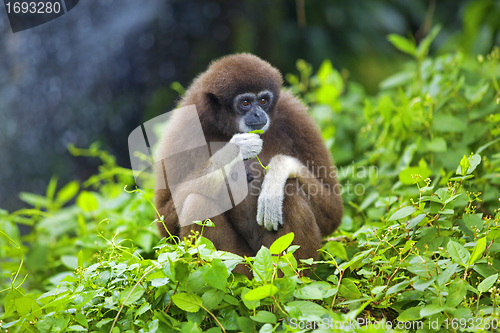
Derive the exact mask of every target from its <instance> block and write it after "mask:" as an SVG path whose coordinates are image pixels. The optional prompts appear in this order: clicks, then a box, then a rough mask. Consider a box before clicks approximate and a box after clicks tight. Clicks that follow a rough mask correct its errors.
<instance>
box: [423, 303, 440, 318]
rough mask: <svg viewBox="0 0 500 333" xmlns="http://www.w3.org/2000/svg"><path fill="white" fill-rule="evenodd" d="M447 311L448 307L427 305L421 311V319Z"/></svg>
mask: <svg viewBox="0 0 500 333" xmlns="http://www.w3.org/2000/svg"><path fill="white" fill-rule="evenodd" d="M445 309H446V306H443V305H439V304H431V305H427V306H426V307H424V308H423V309H422V310H420V316H421V317H430V316H432V315H434V314H436V313H440V312H442V311H444V310H445Z"/></svg>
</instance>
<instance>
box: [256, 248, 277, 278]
mask: <svg viewBox="0 0 500 333" xmlns="http://www.w3.org/2000/svg"><path fill="white" fill-rule="evenodd" d="M253 270H254V271H255V273H257V274H254V279H255V280H256V281H258V282H265V283H267V282H268V281H271V276H272V274H273V270H274V266H273V259H272V257H271V252H269V249H267V248H266V247H264V246H262V247H261V248H260V250H259V252H257V255H256V256H255V260H254V262H253Z"/></svg>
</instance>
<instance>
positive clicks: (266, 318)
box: [250, 311, 276, 324]
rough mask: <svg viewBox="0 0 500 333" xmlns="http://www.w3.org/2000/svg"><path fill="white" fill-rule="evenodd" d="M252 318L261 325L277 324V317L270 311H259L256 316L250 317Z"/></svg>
mask: <svg viewBox="0 0 500 333" xmlns="http://www.w3.org/2000/svg"><path fill="white" fill-rule="evenodd" d="M250 318H251V319H252V320H254V321H256V322H259V323H271V324H276V316H275V315H274V314H273V313H271V312H269V311H259V312H257V314H256V315H255V316H250Z"/></svg>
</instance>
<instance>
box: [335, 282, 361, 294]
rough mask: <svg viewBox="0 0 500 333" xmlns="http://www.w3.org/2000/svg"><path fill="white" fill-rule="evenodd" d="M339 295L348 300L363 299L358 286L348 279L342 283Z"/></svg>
mask: <svg viewBox="0 0 500 333" xmlns="http://www.w3.org/2000/svg"><path fill="white" fill-rule="evenodd" d="M339 294H340V295H341V296H342V297H345V298H347V299H358V298H360V297H361V292H360V291H359V289H358V287H357V286H356V284H355V283H354V282H353V281H352V280H351V279H348V278H345V279H342V282H340V288H339Z"/></svg>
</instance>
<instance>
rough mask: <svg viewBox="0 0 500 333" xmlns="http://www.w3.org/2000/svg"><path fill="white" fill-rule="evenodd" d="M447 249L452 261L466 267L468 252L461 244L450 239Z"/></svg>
mask: <svg viewBox="0 0 500 333" xmlns="http://www.w3.org/2000/svg"><path fill="white" fill-rule="evenodd" d="M447 249H448V253H449V254H450V257H451V258H452V259H453V261H455V262H456V263H458V264H460V265H462V266H464V267H468V264H469V258H470V254H469V251H467V250H466V249H465V248H464V247H463V246H462V245H461V244H459V243H457V242H454V241H451V240H450V241H449V242H448V245H447Z"/></svg>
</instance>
